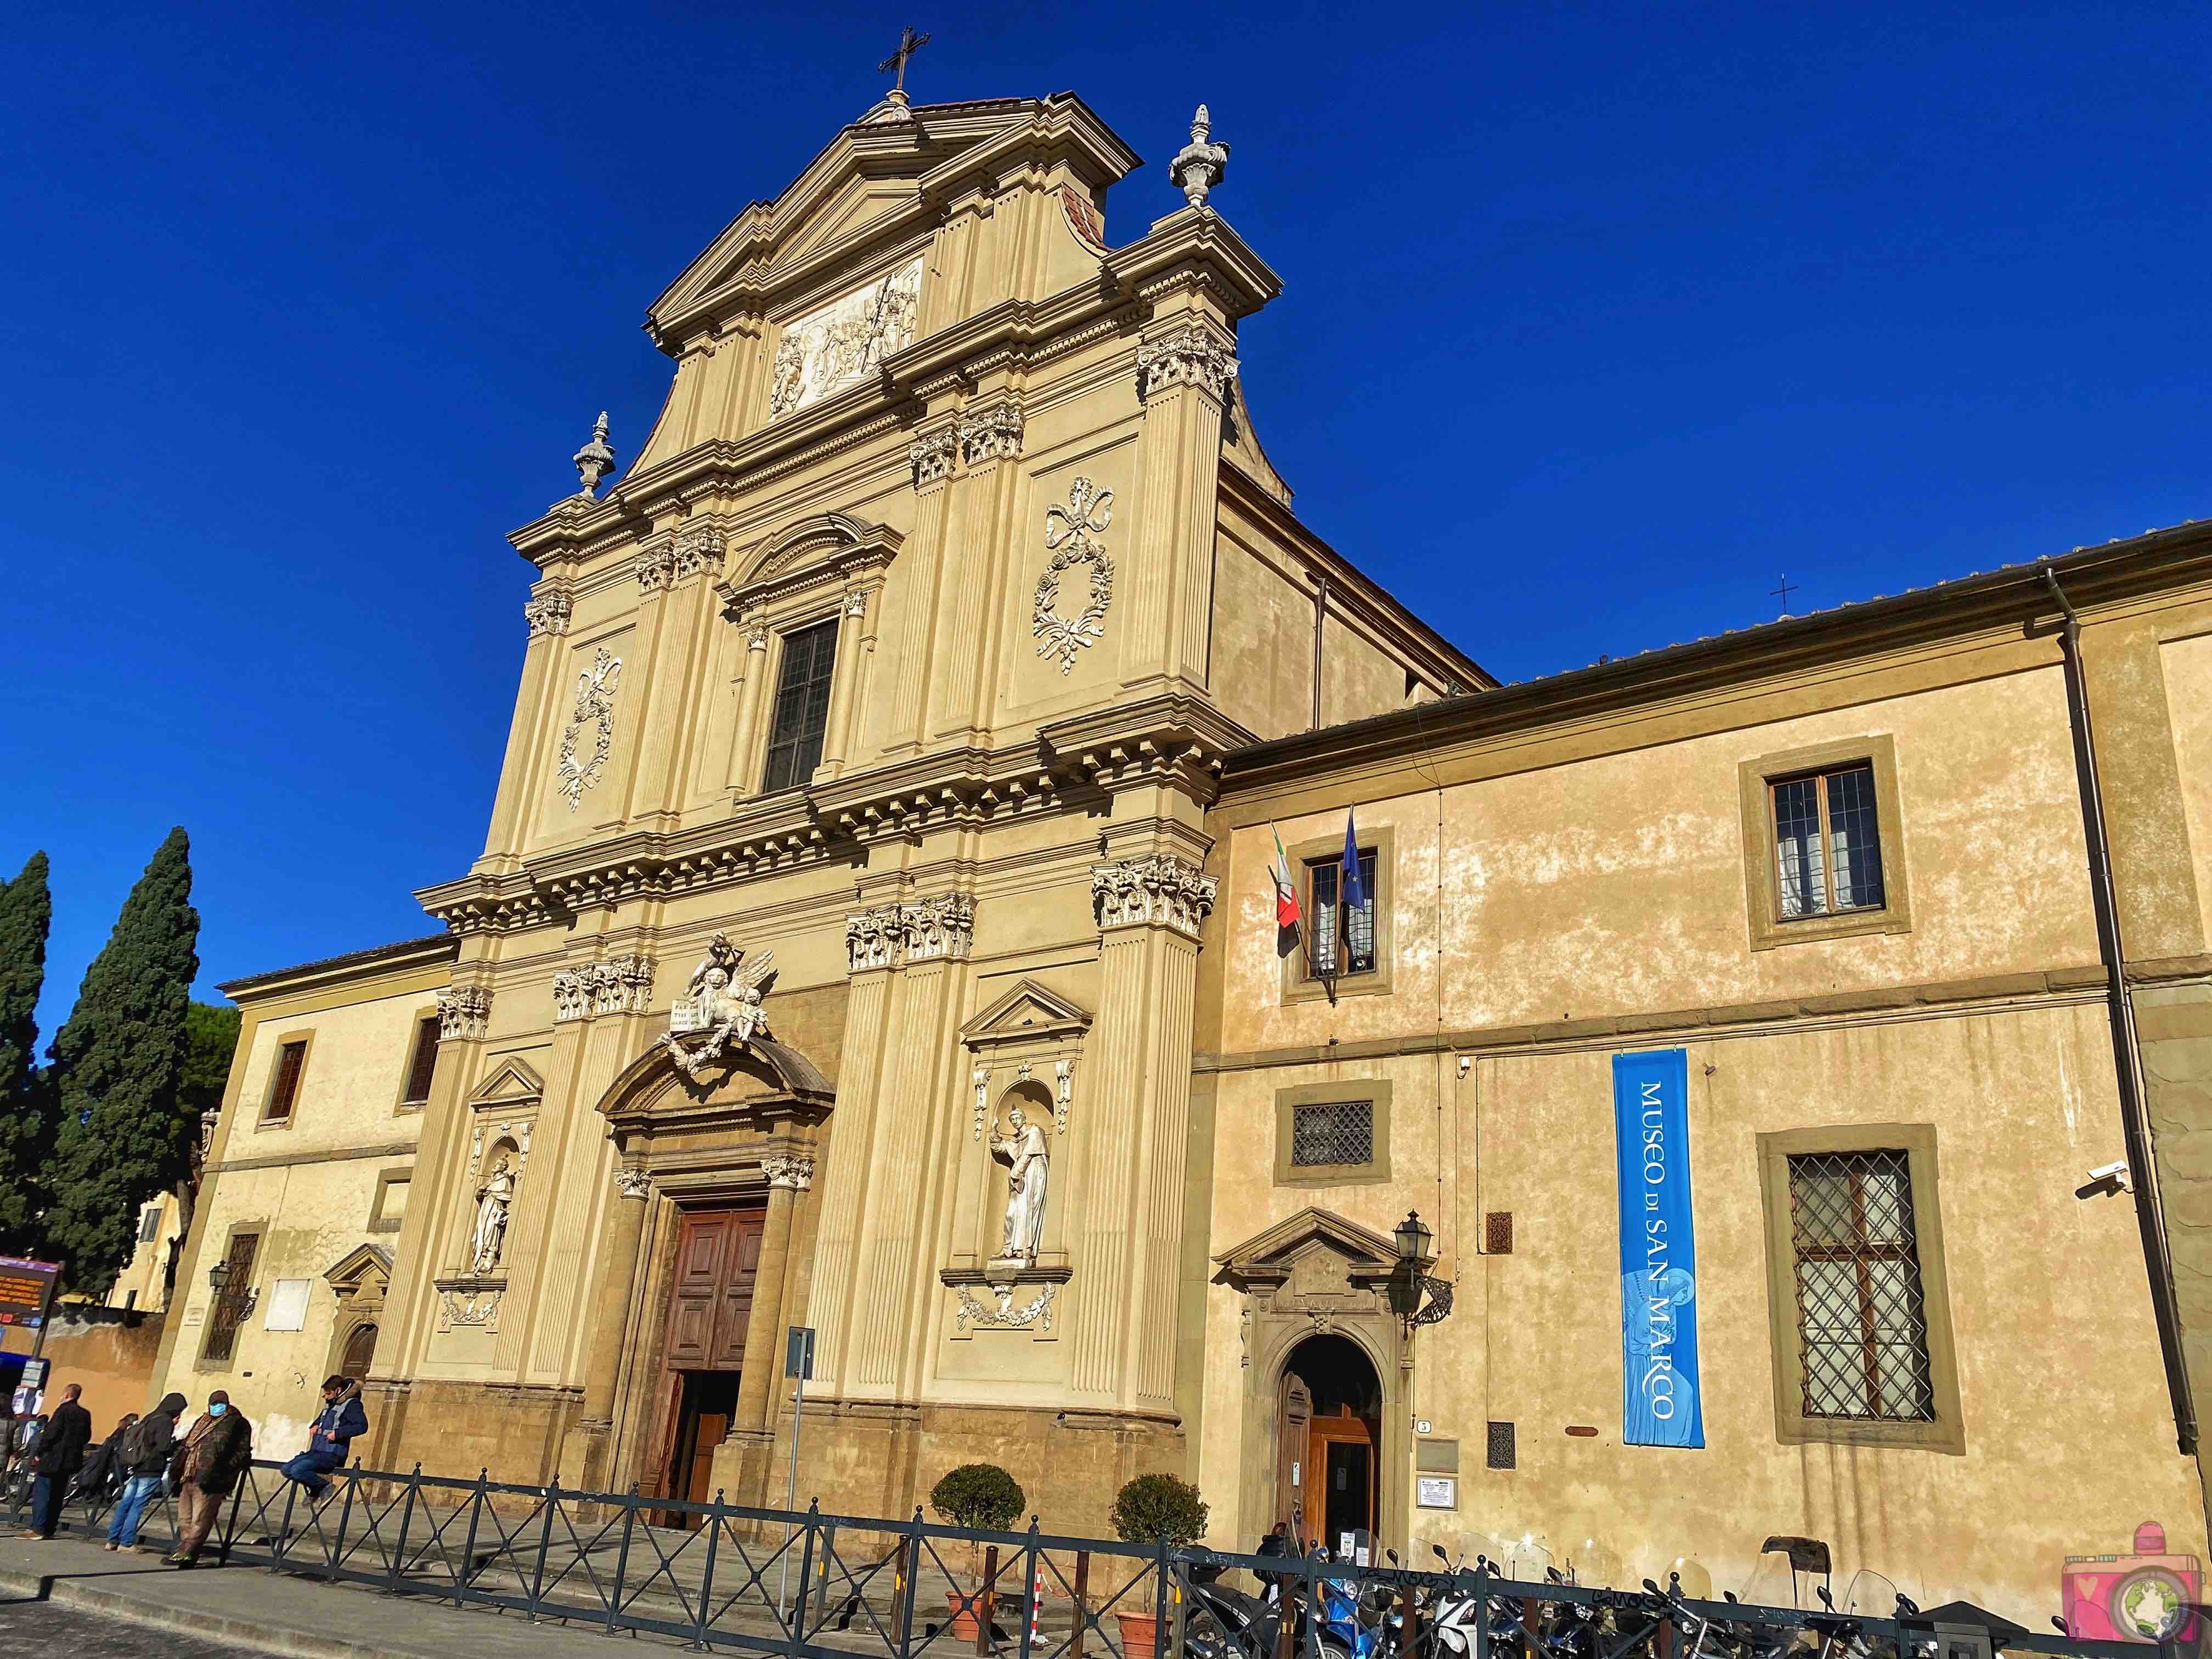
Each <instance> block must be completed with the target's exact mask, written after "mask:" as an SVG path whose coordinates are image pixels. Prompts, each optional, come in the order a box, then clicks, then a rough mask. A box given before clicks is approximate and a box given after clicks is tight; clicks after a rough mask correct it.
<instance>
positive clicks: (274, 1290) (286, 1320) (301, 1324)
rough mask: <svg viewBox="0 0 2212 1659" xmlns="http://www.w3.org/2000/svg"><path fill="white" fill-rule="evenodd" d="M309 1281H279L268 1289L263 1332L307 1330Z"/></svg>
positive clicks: (262, 1323)
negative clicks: (267, 1306)
mask: <svg viewBox="0 0 2212 1659" xmlns="http://www.w3.org/2000/svg"><path fill="white" fill-rule="evenodd" d="M310 1287H311V1281H309V1280H307V1279H278V1280H277V1281H276V1283H275V1284H274V1285H270V1287H269V1311H268V1312H267V1313H265V1314H264V1315H263V1316H262V1319H261V1328H262V1329H263V1330H264V1331H304V1330H305V1329H307V1291H308V1290H309V1289H310Z"/></svg>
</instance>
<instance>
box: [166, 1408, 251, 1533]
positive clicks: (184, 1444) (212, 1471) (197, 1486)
mask: <svg viewBox="0 0 2212 1659" xmlns="http://www.w3.org/2000/svg"><path fill="white" fill-rule="evenodd" d="M252 1461H253V1425H252V1424H250V1423H248V1422H247V1421H246V1419H245V1417H244V1416H243V1415H242V1414H241V1413H238V1412H234V1411H233V1410H232V1409H231V1408H230V1396H229V1395H228V1394H226V1393H224V1392H223V1391H222V1389H216V1391H215V1392H214V1393H213V1394H210V1395H208V1405H207V1411H206V1413H204V1415H202V1417H201V1418H200V1419H199V1420H198V1421H197V1422H196V1423H194V1424H193V1425H192V1426H191V1430H190V1431H187V1432H186V1434H185V1437H184V1439H183V1440H181V1441H180V1442H179V1443H178V1446H177V1453H176V1460H175V1462H173V1463H172V1464H171V1465H170V1468H169V1490H170V1491H171V1492H174V1493H176V1495H177V1547H176V1550H175V1552H174V1553H173V1554H171V1555H169V1556H167V1557H166V1558H165V1559H166V1561H167V1565H170V1566H173V1567H189V1566H194V1565H197V1563H198V1561H199V1557H200V1550H201V1547H203V1546H204V1545H205V1544H206V1542H207V1537H208V1534H209V1533H210V1532H212V1531H213V1530H215V1523H216V1519H217V1518H218V1517H219V1516H221V1515H222V1505H223V1500H224V1499H226V1498H228V1497H229V1496H230V1493H231V1489H232V1488H233V1487H234V1486H237V1485H238V1480H239V1477H240V1475H242V1474H245V1473H246V1465H248V1464H249V1463H251V1462H252Z"/></svg>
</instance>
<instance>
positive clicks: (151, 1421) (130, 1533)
mask: <svg viewBox="0 0 2212 1659" xmlns="http://www.w3.org/2000/svg"><path fill="white" fill-rule="evenodd" d="M184 1410H185V1397H184V1395H180V1394H165V1395H162V1396H161V1404H160V1405H158V1406H156V1407H154V1409H153V1410H152V1411H150V1412H148V1413H146V1415H145V1416H143V1417H142V1418H141V1419H138V1426H137V1428H135V1429H133V1430H131V1433H130V1435H129V1437H127V1438H125V1441H124V1443H123V1454H122V1457H121V1460H120V1461H121V1462H122V1464H123V1467H124V1468H125V1470H126V1471H127V1472H128V1473H129V1474H130V1477H131V1478H130V1479H129V1480H125V1482H124V1483H123V1496H122V1497H120V1498H117V1499H116V1500H115V1514H114V1517H113V1518H112V1520H110V1521H109V1522H108V1523H107V1547H108V1548H110V1549H112V1550H132V1549H137V1547H138V1525H139V1522H142V1521H143V1520H144V1519H145V1517H146V1511H147V1510H148V1509H149V1507H151V1506H152V1504H153V1502H154V1500H155V1498H159V1497H160V1496H161V1486H162V1483H163V1482H165V1481H166V1480H167V1479H168V1478H169V1454H170V1451H171V1449H173V1447H174V1446H175V1444H176V1440H177V1419H178V1418H179V1417H180V1416H182V1415H183V1414H184Z"/></svg>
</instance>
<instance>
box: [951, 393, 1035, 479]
mask: <svg viewBox="0 0 2212 1659" xmlns="http://www.w3.org/2000/svg"><path fill="white" fill-rule="evenodd" d="M1022 429H1023V423H1022V410H1021V405H1020V404H1017V403H1015V402H1014V401H1013V400H1012V399H1011V398H1002V399H1000V401H999V402H998V403H995V404H992V405H991V406H990V407H989V408H988V409H981V410H973V411H971V412H970V413H969V414H968V415H966V416H963V417H962V419H961V422H960V459H961V462H962V464H963V465H967V466H981V465H983V464H984V463H985V462H987V461H1011V460H1016V459H1019V458H1020V456H1021V453H1022Z"/></svg>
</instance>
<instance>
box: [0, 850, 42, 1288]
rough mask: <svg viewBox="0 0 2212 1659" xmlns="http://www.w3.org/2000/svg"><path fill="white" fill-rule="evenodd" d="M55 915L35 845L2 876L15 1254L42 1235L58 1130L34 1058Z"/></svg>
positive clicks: (0, 1111) (0, 1090)
mask: <svg viewBox="0 0 2212 1659" xmlns="http://www.w3.org/2000/svg"><path fill="white" fill-rule="evenodd" d="M53 915H54V902H53V896H52V894H51V893H49V892H48V891H47V889H46V854H44V853H33V854H31V857H30V860H29V861H28V862H27V863H26V864H25V865H24V866H23V870H22V873H21V874H20V875H18V876H17V877H16V878H15V880H13V881H9V882H0V1253H4V1254H8V1255H17V1254H21V1252H23V1251H25V1250H27V1249H30V1248H32V1246H33V1244H34V1243H35V1242H36V1240H35V1236H34V1234H33V1231H32V1226H33V1221H34V1219H35V1218H36V1217H37V1215H38V1212H39V1206H40V1194H39V1188H40V1180H39V1177H40V1175H41V1173H42V1172H43V1170H44V1166H45V1164H46V1158H47V1154H48V1153H49V1152H50V1151H51V1150H52V1138H53V1112H52V1102H51V1101H50V1100H48V1098H47V1097H46V1088H45V1086H44V1079H42V1078H41V1077H40V1074H39V1073H38V1071H37V1070H36V1068H35V1067H34V1066H33V1056H34V1054H36V1052H37V1049H38V1046H39V1023H38V1020H37V1018H36V1015H37V1012H38V1006H39V991H40V987H42V986H43V985H44V984H45V983H46V929H47V927H48V926H49V924H51V923H52V921H53Z"/></svg>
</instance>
